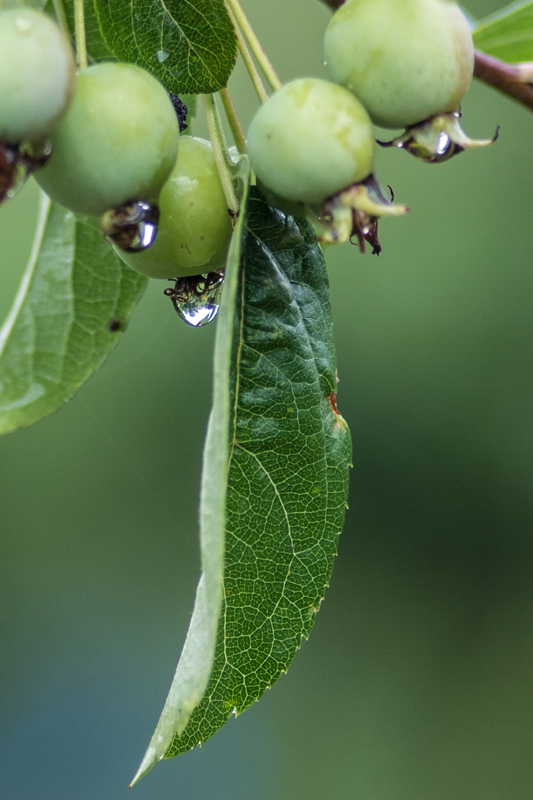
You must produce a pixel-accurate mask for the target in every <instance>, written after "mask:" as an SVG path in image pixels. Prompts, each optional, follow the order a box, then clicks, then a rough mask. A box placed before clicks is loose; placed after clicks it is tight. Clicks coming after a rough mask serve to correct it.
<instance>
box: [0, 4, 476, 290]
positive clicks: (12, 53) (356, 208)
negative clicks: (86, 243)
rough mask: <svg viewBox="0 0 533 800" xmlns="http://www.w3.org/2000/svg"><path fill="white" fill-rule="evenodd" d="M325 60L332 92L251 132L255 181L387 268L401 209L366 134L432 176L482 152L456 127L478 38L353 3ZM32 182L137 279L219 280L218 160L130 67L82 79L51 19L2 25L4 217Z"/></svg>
mask: <svg viewBox="0 0 533 800" xmlns="http://www.w3.org/2000/svg"><path fill="white" fill-rule="evenodd" d="M384 20H386V24H384ZM325 52H326V63H327V65H328V68H329V71H330V74H331V77H332V79H333V80H334V81H335V82H334V83H330V82H328V81H324V80H318V79H311V78H307V79H299V80H295V81H292V82H290V83H288V84H286V85H285V86H283V87H281V88H280V89H279V90H278V91H276V92H275V93H274V94H273V95H272V96H271V97H270V98H269V99H268V100H267V102H266V103H265V104H264V105H263V106H262V107H261V108H260V109H259V111H258V113H257V114H256V115H255V117H254V119H253V121H252V123H251V127H250V130H249V136H248V150H249V156H250V161H251V165H252V167H253V170H254V172H255V175H256V178H257V181H258V184H259V185H260V187H262V188H263V190H264V192H265V194H266V196H267V197H268V199H269V201H270V202H271V204H272V205H274V206H277V207H279V208H281V209H282V210H285V211H287V212H289V213H294V214H295V215H296V216H304V215H305V216H307V217H308V218H310V219H311V221H312V222H313V223H314V224H315V227H316V228H317V230H318V231H319V236H320V238H321V240H322V241H323V242H325V243H328V242H343V241H346V240H348V239H351V238H352V237H357V240H358V241H359V244H360V246H361V248H362V249H363V248H364V243H365V240H366V241H368V242H370V243H371V245H372V247H373V249H374V252H379V250H380V246H379V241H378V238H377V219H378V217H380V216H383V215H388V216H391V215H397V214H403V213H405V211H406V210H407V209H406V208H405V207H403V206H395V205H394V204H393V203H392V202H391V201H389V200H387V199H386V198H385V197H384V195H383V193H382V192H381V190H380V188H379V185H378V184H377V182H376V180H375V179H374V177H373V158H374V147H375V141H374V135H373V130H372V122H373V123H375V124H377V125H381V126H384V127H388V128H398V127H406V128H407V130H406V132H405V134H403V135H402V136H400V137H398V138H397V139H394V140H393V141H392V142H389V143H388V144H389V145H394V146H398V147H403V148H405V149H407V150H409V151H410V152H412V153H414V154H415V155H417V156H419V157H421V158H423V159H425V160H427V161H429V162H438V161H443V160H446V159H447V158H449V157H451V156H452V155H453V154H454V153H457V152H460V151H461V150H463V149H465V148H466V147H471V146H477V145H480V144H487V143H489V142H486V141H484V142H473V141H471V140H469V139H468V138H467V137H466V136H465V135H464V133H463V132H462V131H461V129H460V128H459V123H458V119H459V116H460V111H459V107H460V103H461V101H462V99H463V97H464V95H465V93H466V91H467V89H468V87H469V85H470V82H471V79H472V72H473V63H474V48H473V43H472V36H471V34H470V29H469V26H468V23H467V21H466V19H465V17H464V16H463V14H462V12H461V11H460V9H459V7H458V6H457V5H456V4H455V3H454V2H452V1H451V0H348V2H346V4H345V5H343V6H342V7H341V8H340V9H339V10H338V11H337V12H336V13H335V15H334V16H333V18H332V20H331V22H330V24H329V26H328V29H327V31H326V36H325ZM29 171H36V179H37V181H38V182H39V184H40V185H41V187H42V188H43V189H44V190H45V191H46V192H47V193H48V195H49V196H50V197H51V198H52V199H53V200H55V201H57V202H58V203H60V204H62V205H63V206H65V207H66V208H68V209H71V210H72V211H74V212H76V213H79V214H86V215H91V216H98V217H100V224H101V228H102V231H103V233H104V235H106V236H107V238H108V239H109V241H110V242H111V243H112V244H113V246H114V247H115V249H116V250H117V252H118V253H119V254H120V256H121V258H122V259H123V260H124V261H125V262H126V263H127V264H128V265H129V266H131V267H133V268H134V269H135V270H137V271H138V272H141V273H142V274H145V275H148V276H149V277H153V278H167V279H168V278H176V279H177V278H180V277H184V276H196V275H200V274H204V275H207V274H212V273H217V274H218V273H221V272H223V269H224V262H225V257H226V253H227V248H228V244H229V240H230V237H231V230H232V224H231V218H230V215H229V213H228V208H227V204H226V200H225V196H224V192H223V189H222V184H221V181H220V178H219V175H218V172H217V168H216V164H215V159H214V157H213V152H212V148H211V145H210V143H209V142H206V141H205V140H201V139H197V138H193V137H191V136H182V137H180V126H179V122H178V117H177V113H176V109H175V107H174V105H173V103H172V101H171V99H170V97H169V95H168V94H167V92H166V91H165V89H164V88H163V86H162V85H161V84H160V83H159V82H158V81H157V80H156V79H155V78H154V77H153V76H152V75H150V74H149V73H147V72H145V71H144V70H142V69H140V68H139V67H136V66H133V65H130V64H119V63H101V64H98V65H95V66H90V67H86V68H84V69H81V70H80V71H79V72H78V74H77V75H76V70H75V64H74V59H73V55H72V50H71V46H70V42H69V41H68V40H67V38H66V37H65V36H64V34H63V33H62V32H61V31H60V30H59V28H58V27H57V26H56V24H55V23H54V22H53V21H52V20H51V19H50V18H48V17H47V16H45V15H44V14H41V13H39V12H36V11H32V10H14V11H2V12H0V201H1V200H2V199H4V198H5V197H8V196H10V195H11V194H12V193H13V192H14V189H15V188H16V184H17V182H20V178H21V175H22V174H24V173H28V172H29ZM215 282H216V281H215Z"/></svg>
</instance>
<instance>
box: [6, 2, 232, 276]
mask: <svg viewBox="0 0 533 800" xmlns="http://www.w3.org/2000/svg"><path fill="white" fill-rule="evenodd" d="M0 87H1V89H0V200H2V199H5V198H6V197H9V196H11V194H12V193H13V192H14V190H15V189H16V184H17V182H18V181H19V178H20V173H21V171H22V172H27V171H34V170H36V169H37V168H38V171H36V172H35V178H36V180H37V181H38V183H39V184H40V185H41V187H42V188H43V189H44V190H45V192H46V193H47V194H48V195H49V196H50V197H51V198H52V199H53V200H55V201H56V202H58V203H60V204H61V205H63V206H65V207H66V208H68V209H70V210H72V211H74V212H76V213H78V214H84V215H90V216H97V217H100V218H101V227H102V229H103V232H104V233H105V234H107V235H108V238H109V239H110V241H111V242H112V244H113V245H114V247H115V248H116V249H117V252H119V254H120V255H121V257H122V258H123V260H124V261H125V262H126V263H127V264H128V265H129V266H131V267H133V268H134V269H136V270H137V271H138V272H141V273H142V274H145V275H148V276H149V277H154V278H177V277H179V276H183V275H198V274H199V273H209V272H211V271H216V270H218V271H219V272H220V271H221V270H222V269H223V265H224V262H225V256H226V251H227V247H228V243H229V239H230V237H231V230H232V225H231V219H230V216H229V214H228V209H227V206H226V201H225V198H224V193H223V190H222V186H221V183H220V179H219V176H218V172H217V169H216V165H215V161H214V158H213V153H212V148H211V145H210V143H209V142H207V141H205V140H203V139H198V138H193V137H191V136H183V137H180V126H179V122H178V116H177V113H176V110H175V108H174V105H173V103H172V101H171V99H170V97H169V95H168V93H167V92H166V90H165V89H164V88H163V86H162V85H161V84H160V83H159V82H158V81H157V80H156V79H155V78H154V77H153V76H152V75H150V74H149V73H148V72H146V71H144V70H142V69H140V68H139V67H136V66H133V65H130V64H119V63H102V64H97V65H94V66H90V67H87V68H85V69H81V70H80V71H79V72H78V74H77V75H76V70H75V63H74V59H73V55H72V49H71V45H70V42H69V41H68V40H67V38H66V37H65V36H64V34H63V33H62V32H61V31H60V29H59V28H58V27H57V25H56V24H55V23H54V22H53V20H51V19H50V18H49V17H47V16H45V15H44V14H41V13H39V12H36V11H33V10H29V9H27V10H24V9H19V10H9V11H2V12H0ZM36 154H38V156H39V158H36ZM45 162H46V163H45ZM155 232H157V236H155ZM148 245H152V246H151V247H148Z"/></svg>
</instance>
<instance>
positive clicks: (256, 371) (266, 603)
mask: <svg viewBox="0 0 533 800" xmlns="http://www.w3.org/2000/svg"><path fill="white" fill-rule="evenodd" d="M243 222H246V238H245V248H244V255H243V259H242V264H241V275H240V287H239V292H238V295H237V304H236V312H235V319H234V325H233V342H232V365H231V383H230V387H231V406H230V407H231V409H232V412H231V415H230V418H229V428H228V429H227V431H226V437H227V438H226V441H229V446H230V452H229V458H230V462H229V470H228V472H227V481H228V483H227V495H226V498H227V499H226V502H227V506H226V544H225V564H224V584H223V588H224V597H223V605H222V609H221V612H222V613H221V615H220V619H219V621H218V637H217V642H216V650H215V654H214V664H213V666H212V671H211V665H209V671H210V672H211V676H210V679H209V683H208V685H207V689H206V691H205V694H204V696H203V699H202V700H201V702H200V703H199V704H198V705H197V706H196V708H195V709H194V710H193V711H192V714H191V713H190V710H189V709H188V711H187V714H186V715H185V716H183V717H182V718H181V720H180V725H179V726H178V727H176V728H175V733H174V736H173V737H172V738H171V739H169V738H168V733H169V730H170V727H169V726H168V725H167V726H166V730H165V734H166V735H165V737H164V739H163V738H160V739H159V740H158V742H157V743H155V742H154V740H152V743H151V747H152V748H153V747H154V744H157V746H158V750H157V757H156V756H155V751H154V750H153V749H152V752H150V750H149V752H148V754H147V757H146V758H145V760H144V761H143V765H142V767H141V769H140V770H139V773H138V774H137V776H136V780H137V779H138V778H140V777H142V775H144V774H146V772H147V771H148V769H149V768H150V767H151V766H153V764H154V763H155V762H156V760H158V759H159V758H162V757H167V758H170V757H172V756H175V755H179V754H180V753H185V752H186V751H187V750H190V749H191V748H193V747H195V746H196V745H198V744H202V743H203V742H205V741H206V740H207V739H209V738H210V737H211V736H212V735H213V734H214V733H216V732H217V731H218V730H219V729H220V728H221V727H222V726H223V725H224V723H225V722H226V721H227V720H228V719H229V717H230V716H231V714H232V713H240V712H241V711H244V710H245V709H246V708H248V707H249V706H250V705H252V703H254V702H255V701H256V700H258V699H259V697H261V695H262V694H263V692H264V691H265V689H267V688H268V687H270V686H272V684H273V683H274V682H275V681H276V680H277V679H278V677H279V676H280V674H281V673H282V672H284V671H286V670H287V668H288V666H289V664H290V663H291V661H292V659H293V658H294V655H295V653H296V650H297V649H298V648H299V647H300V644H301V641H302V637H307V636H308V635H309V633H310V631H311V628H312V626H313V623H314V620H315V616H316V613H317V611H318V609H319V606H320V603H321V600H322V598H323V596H324V590H325V588H326V586H327V585H328V583H329V579H330V576H331V572H332V569H333V560H334V557H335V554H336V551H337V541H338V536H339V533H340V532H341V530H342V526H343V521H344V512H345V508H346V501H347V491H348V467H349V463H350V459H351V443H350V434H349V431H348V428H347V426H346V423H345V422H344V420H343V419H342V417H341V416H340V415H339V413H338V411H337V407H336V366H335V347H334V342H333V333H332V324H331V317H330V307H329V295H328V282H327V274H326V267H325V263H324V257H323V254H322V251H321V250H320V247H319V245H318V244H317V242H316V237H315V235H314V231H313V230H312V229H311V227H310V226H309V225H308V224H307V223H306V222H305V221H302V220H299V221H298V222H297V221H296V220H294V219H292V218H291V217H285V216H284V215H281V214H279V213H278V212H276V211H274V210H272V209H271V208H269V207H268V206H267V205H266V203H265V202H264V200H263V199H262V198H261V196H260V194H259V193H258V192H257V190H255V189H252V190H251V200H250V202H249V204H248V209H247V218H246V219H244V217H243V219H242V220H241V224H242V223H243ZM219 325H220V323H219ZM217 335H220V331H219V332H218V333H217ZM225 335H227V333H226V334H225ZM215 369H216V370H217V356H216V357H215ZM216 374H217V373H216V372H215V381H217V377H216ZM218 377H219V378H221V377H222V376H221V375H220V374H219V376H218ZM216 403H217V395H216V391H215V404H216ZM215 407H216V405H215ZM213 416H215V418H216V415H215V412H213ZM211 420H212V421H211V425H212V424H213V417H212V418H211ZM220 435H221V433H220V431H219V436H220ZM220 441H221V440H220ZM219 446H222V445H219ZM207 452H208V450H206V453H207ZM221 466H222V465H219V468H221ZM215 485H216V487H217V491H218V490H219V486H218V483H216V484H215ZM202 488H203V492H204V498H206V497H207V496H208V495H207V494H206V492H207V491H208V485H207V481H206V473H204V480H203V483H202ZM195 614H196V610H195ZM193 620H194V617H193ZM189 636H190V633H189ZM188 643H189V638H188V639H187V642H186V645H185V650H184V655H182V661H183V660H184V656H185V651H186V649H187V645H188ZM180 663H181V662H180ZM193 663H194V662H192V660H191V664H193ZM178 670H179V667H178ZM203 670H204V674H205V673H206V670H205V667H204V668H203ZM187 719H188V721H187ZM167 721H168V720H167ZM160 724H161V723H160ZM154 738H155V737H154Z"/></svg>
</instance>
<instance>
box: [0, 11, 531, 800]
mask: <svg viewBox="0 0 533 800" xmlns="http://www.w3.org/2000/svg"><path fill="white" fill-rule="evenodd" d="M243 5H244V7H245V9H246V11H247V12H248V13H249V16H250V18H251V20H252V22H253V24H254V26H255V28H256V30H257V32H258V34H259V35H260V38H261V39H262V41H263V42H264V44H265V46H266V48H267V50H268V52H269V53H270V55H271V57H272V59H273V61H274V63H275V65H276V67H277V68H278V70H279V72H280V75H281V77H282V78H283V79H289V78H292V77H296V76H298V75H317V76H322V75H325V70H324V67H323V64H322V51H321V40H322V35H323V30H324V28H325V26H326V24H327V21H328V19H329V11H328V10H327V9H326V8H325V7H323V6H322V5H321V4H320V3H319V2H318V0H291V2H290V3H286V2H282V0H272V2H270V3H265V2H263V0H243ZM498 5H499V3H498V2H497V0H472V2H471V3H470V6H469V8H470V11H472V12H473V14H475V15H477V16H479V17H480V16H483V15H485V14H487V13H489V12H492V11H494V10H496V8H497V7H498ZM231 89H232V92H233V94H234V98H235V101H236V104H237V106H238V110H239V113H240V115H241V117H242V119H243V122H244V123H247V122H248V120H249V119H250V117H251V114H252V113H253V111H254V108H255V107H256V101H255V98H254V95H253V92H252V90H251V88H250V86H249V83H248V81H247V78H246V76H245V74H244V73H243V70H242V69H241V67H240V66H239V68H238V69H237V71H236V74H235V76H234V78H232V82H231ZM463 110H464V124H465V128H466V130H467V132H468V133H470V134H471V135H473V136H480V137H487V136H492V134H493V132H494V129H495V127H496V125H497V124H501V126H502V128H501V136H500V139H499V141H498V142H497V144H495V145H494V146H493V147H491V148H488V149H486V150H482V151H477V152H472V153H468V154H465V155H462V156H460V157H459V158H457V159H455V160H454V161H452V162H450V163H449V164H446V165H443V166H427V165H423V164H419V163H417V162H416V161H415V160H414V159H412V158H411V157H410V156H408V155H407V154H404V153H401V152H399V151H394V152H392V151H386V152H380V153H379V154H378V161H377V172H378V176H379V177H380V179H381V181H382V183H385V184H391V185H392V186H393V188H394V190H395V193H396V197H397V199H398V200H399V201H400V202H405V203H407V204H408V205H410V206H411V208H412V211H411V213H410V215H409V216H408V217H406V218H403V219H393V220H389V221H385V222H384V223H382V225H381V238H382V243H383V246H384V252H383V254H382V255H381V256H380V258H379V260H378V259H376V258H375V257H371V256H370V255H366V256H365V257H362V256H361V255H360V254H359V252H358V251H357V248H355V247H350V246H348V245H346V246H344V247H342V248H339V249H337V250H334V249H330V250H329V251H328V253H327V260H328V264H329V271H330V280H331V300H332V307H333V315H334V320H335V331H336V339H337V346H338V360H339V375H340V380H341V383H340V386H339V405H340V409H341V411H342V413H343V414H344V416H345V417H346V418H347V420H348V422H349V424H350V426H351V430H352V434H353V442H354V469H353V472H352V476H351V502H350V510H349V513H348V515H347V520H346V527H345V530H344V533H343V535H342V537H341V545H340V554H339V558H338V560H337V564H336V568H335V572H334V576H333V581H332V584H331V588H330V589H329V591H328V593H327V599H326V602H325V603H324V604H323V607H322V610H321V612H320V614H319V616H318V619H317V623H316V626H315V629H314V631H313V634H312V636H311V639H310V640H309V642H308V643H306V644H304V646H303V648H302V650H301V652H300V653H298V655H297V657H296V659H295V661H294V663H293V665H292V667H291V669H290V672H289V674H288V675H287V676H283V677H282V678H281V679H280V681H279V682H278V684H276V686H275V687H274V688H273V689H272V691H270V692H268V693H267V694H266V696H265V697H264V698H263V699H262V701H261V702H260V703H259V704H257V705H256V706H255V707H254V708H252V709H250V710H249V711H247V712H246V713H245V714H243V715H242V716H240V717H239V718H238V719H237V720H233V719H232V720H231V721H230V722H229V723H228V724H227V726H226V727H225V728H224V729H223V731H222V732H221V733H219V734H218V735H217V736H216V737H215V738H214V739H212V740H211V741H209V742H208V743H207V744H206V745H205V746H204V747H203V748H202V749H201V750H195V751H193V752H192V753H189V754H187V755H185V756H181V757H180V758H178V759H174V760H173V761H170V762H165V763H163V764H162V765H161V766H159V767H157V768H156V769H155V770H154V771H153V772H152V773H151V774H150V776H149V777H148V778H147V779H145V780H144V781H142V782H141V784H140V785H138V786H137V787H136V788H135V789H134V790H132V793H130V794H127V788H126V787H127V784H128V782H129V780H130V779H131V777H132V776H133V774H134V771H135V769H136V767H137V765H138V762H139V760H140V758H141V756H142V754H143V752H144V748H145V746H146V745H147V743H148V740H149V738H150V736H151V734H152V731H153V728H154V725H155V723H156V721H157V718H158V716H159V712H160V710H161V708H162V704H163V701H164V699H165V696H166V692H167V690H168V687H169V685H170V681H171V678H172V675H173V671H174V667H175V663H176V660H177V657H178V654H179V651H180V648H181V644H182V641H183V638H184V634H185V631H186V627H187V623H188V619H189V615H190V612H191V609H192V603H193V596H194V589H195V586H196V582H197V579H198V574H199V559H198V546H197V522H196V515H197V496H198V484H199V471H200V456H201V448H202V441H203V436H204V432H205V427H206V420H207V415H208V410H209V404H210V391H211V354H212V346H213V334H214V325H213V326H209V327H208V328H206V329H203V330H192V329H190V328H187V327H186V326H185V325H184V324H182V323H181V322H180V320H179V319H178V317H177V316H176V314H175V313H174V311H173V309H172V307H171V305H170V303H169V302H168V300H167V299H166V298H164V297H163V295H162V288H163V284H162V283H159V282H157V281H153V282H152V285H151V286H150V287H149V289H148V291H147V293H146V295H145V297H144V298H143V300H142V302H141V304H140V305H139V307H138V308H137V310H136V311H135V313H134V315H133V318H132V321H131V324H130V327H129V329H128V331H127V333H126V335H124V337H123V340H122V341H121V342H120V344H119V346H118V347H117V349H116V350H115V352H114V353H113V354H112V356H111V357H110V359H109V361H108V362H107V364H106V365H105V366H104V368H103V369H102V370H101V371H100V372H99V373H98V374H96V375H95V376H94V377H93V378H92V379H91V380H90V381H89V383H88V384H87V385H86V386H85V387H84V388H83V389H82V391H80V393H79V395H78V396H77V397H76V398H75V399H74V400H73V401H72V402H70V403H69V404H68V405H67V406H65V408H64V409H62V410H61V412H60V413H58V414H56V415H55V416H53V417H50V418H48V419H45V420H43V421H42V422H40V423H39V424H38V425H35V426H34V427H32V428H29V429H26V430H22V431H19V432H17V433H15V434H11V435H9V436H7V437H5V438H3V439H1V440H0V527H1V537H0V554H1V555H0V637H1V638H0V652H1V654H2V656H1V659H0V764H1V766H0V796H1V797H2V798H5V800H29V798H32V800H74V798H75V800H121V798H125V797H126V796H127V797H137V798H139V800H142V799H143V798H147V799H148V798H149V799H150V800H154V799H155V798H157V800H171V799H172V800H173V799H174V798H184V800H185V799H186V800H214V799H215V798H216V799H217V800H249V798H254V800H300V798H301V799H302V800H303V799H304V798H305V800H318V799H319V798H324V797H325V798H335V800H451V798H453V800H503V799H504V798H505V800H509V798H513V800H526V799H527V800H530V798H531V796H532V794H533V269H532V261H533V258H532V251H533V224H532V212H533V199H532V193H531V183H532V169H531V164H532V157H531V153H532V145H533V115H532V114H531V113H530V112H528V111H526V110H525V109H522V108H520V107H519V106H517V105H515V104H513V102H512V101H510V100H508V99H506V98H504V97H502V96H499V95H498V94H496V93H495V92H493V91H492V90H489V89H488V88H486V87H483V86H481V85H475V86H473V87H472V90H471V91H470V93H469V95H468V97H467V99H466V101H465V103H464V107H463ZM196 130H197V132H198V133H199V134H202V132H203V131H204V127H203V123H202V122H201V121H200V122H199V123H198V126H197V129H196ZM36 205H37V190H36V188H35V186H34V185H32V184H31V183H30V184H28V185H27V186H26V188H25V189H24V190H23V192H22V193H21V195H20V196H19V197H18V198H17V199H16V200H15V201H13V202H11V203H10V204H6V205H5V206H4V207H2V209H1V210H0V274H1V288H0V314H1V315H2V316H4V315H5V313H6V312H7V310H8V308H9V305H10V303H11V301H12V299H13V296H14V294H15V291H16V286H17V284H18V281H19V279H20V276H21V273H22V271H23V269H24V265H25V262H26V259H27V257H28V253H29V250H30V246H31V240H32V235H33V226H34V221H35V213H36Z"/></svg>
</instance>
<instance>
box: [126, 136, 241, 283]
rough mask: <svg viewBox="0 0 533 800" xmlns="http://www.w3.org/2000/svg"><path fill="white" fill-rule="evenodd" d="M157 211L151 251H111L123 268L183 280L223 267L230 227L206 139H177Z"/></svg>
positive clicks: (211, 154) (143, 273)
mask: <svg viewBox="0 0 533 800" xmlns="http://www.w3.org/2000/svg"><path fill="white" fill-rule="evenodd" d="M159 211H160V217H159V227H158V232H157V236H156V238H155V242H154V244H153V245H152V246H151V247H149V248H148V249H147V250H143V251H142V252H140V253H125V252H123V251H122V250H119V249H118V248H115V249H116V252H117V253H118V255H119V256H120V258H121V259H122V260H123V261H124V262H125V263H126V264H128V266H130V267H132V268H133V269H134V270H136V271H137V272H140V273H141V275H147V276H148V277H149V278H182V277H185V276H187V275H199V274H201V273H205V272H217V271H220V270H222V269H224V265H225V262H226V254H227V251H228V246H229V241H230V238H231V231H232V224H231V219H230V216H229V213H228V206H227V203H226V199H225V197H224V191H223V189H222V184H221V183H220V178H219V177H218V171H217V168H216V165H215V159H214V158H213V151H212V149H211V145H210V143H209V142H206V141H205V139H196V138H194V137H192V136H183V137H182V138H181V141H180V152H179V155H178V159H177V161H176V165H175V167H174V170H173V172H172V174H171V176H170V178H169V179H168V181H167V182H166V183H165V185H164V186H163V189H162V191H161V196H160V198H159Z"/></svg>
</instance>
